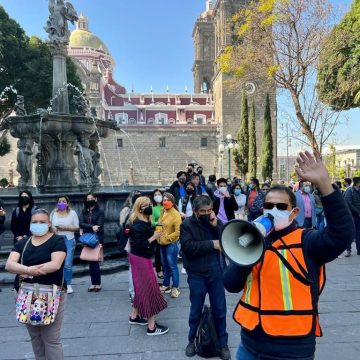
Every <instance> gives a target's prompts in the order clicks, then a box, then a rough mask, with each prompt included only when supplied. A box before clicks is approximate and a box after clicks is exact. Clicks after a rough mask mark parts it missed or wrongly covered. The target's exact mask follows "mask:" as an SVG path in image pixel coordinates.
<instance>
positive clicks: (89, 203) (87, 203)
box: [85, 200, 96, 208]
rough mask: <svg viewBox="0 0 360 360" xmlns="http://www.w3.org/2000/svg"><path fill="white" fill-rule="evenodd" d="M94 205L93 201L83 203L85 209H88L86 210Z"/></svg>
mask: <svg viewBox="0 0 360 360" xmlns="http://www.w3.org/2000/svg"><path fill="white" fill-rule="evenodd" d="M95 204H96V201H95V200H86V201H85V205H86V207H88V208H91V207H93V206H95Z"/></svg>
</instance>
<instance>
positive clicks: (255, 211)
mask: <svg viewBox="0 0 360 360" xmlns="http://www.w3.org/2000/svg"><path fill="white" fill-rule="evenodd" d="M269 189H270V185H269V184H268V183H264V184H263V185H262V187H261V190H259V191H258V194H257V196H256V198H255V200H254V202H253V204H252V206H251V208H250V209H249V217H250V218H251V219H254V220H255V219H256V218H258V217H259V216H261V215H262V213H263V203H264V198H265V195H266V193H267V191H268V190H269Z"/></svg>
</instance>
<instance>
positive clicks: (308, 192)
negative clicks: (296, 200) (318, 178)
mask: <svg viewBox="0 0 360 360" xmlns="http://www.w3.org/2000/svg"><path fill="white" fill-rule="evenodd" d="M304 192H305V193H307V194H310V192H311V187H310V186H304Z"/></svg>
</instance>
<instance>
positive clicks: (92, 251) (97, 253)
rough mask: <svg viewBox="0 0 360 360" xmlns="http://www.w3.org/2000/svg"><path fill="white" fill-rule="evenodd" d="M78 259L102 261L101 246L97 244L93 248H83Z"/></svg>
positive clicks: (102, 252)
mask: <svg viewBox="0 0 360 360" xmlns="http://www.w3.org/2000/svg"><path fill="white" fill-rule="evenodd" d="M80 259H81V260H85V261H104V251H103V247H102V245H101V244H100V243H98V244H97V245H96V246H95V248H91V247H89V246H84V247H83V249H82V251H81V254H80Z"/></svg>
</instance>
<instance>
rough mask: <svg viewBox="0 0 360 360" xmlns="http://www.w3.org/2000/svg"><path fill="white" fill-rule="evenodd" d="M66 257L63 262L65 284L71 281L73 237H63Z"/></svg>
mask: <svg viewBox="0 0 360 360" xmlns="http://www.w3.org/2000/svg"><path fill="white" fill-rule="evenodd" d="M65 245H66V258H65V263H64V278H65V281H66V284H67V285H71V282H72V265H73V260H74V251H75V239H70V240H69V239H67V238H66V239H65Z"/></svg>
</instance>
